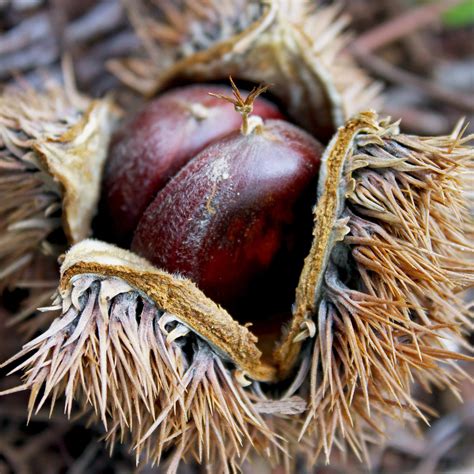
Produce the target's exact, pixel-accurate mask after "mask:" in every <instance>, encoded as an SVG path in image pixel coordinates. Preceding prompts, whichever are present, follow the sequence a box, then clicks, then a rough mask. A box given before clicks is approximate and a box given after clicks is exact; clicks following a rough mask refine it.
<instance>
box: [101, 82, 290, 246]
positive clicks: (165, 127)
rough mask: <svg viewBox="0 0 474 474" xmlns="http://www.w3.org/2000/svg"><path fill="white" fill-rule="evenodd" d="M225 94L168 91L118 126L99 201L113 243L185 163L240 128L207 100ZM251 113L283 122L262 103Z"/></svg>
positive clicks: (229, 110) (229, 111) (209, 88)
mask: <svg viewBox="0 0 474 474" xmlns="http://www.w3.org/2000/svg"><path fill="white" fill-rule="evenodd" d="M230 91H231V89H230V88H229V87H225V86H217V85H193V86H187V87H181V88H178V89H175V90H171V91H169V92H167V93H165V94H163V95H162V96H160V97H159V98H158V99H156V100H154V101H152V102H150V103H149V104H147V105H146V106H145V107H144V108H143V109H142V110H141V111H139V112H138V113H137V114H136V115H135V116H133V117H132V118H131V119H130V120H128V121H127V122H126V123H125V124H124V125H123V126H122V127H121V129H120V130H119V131H118V133H117V134H116V135H115V137H114V138H113V140H112V144H111V147H110V152H109V158H108V161H107V165H106V169H105V178H104V188H103V189H104V190H105V194H104V196H103V202H102V207H103V215H106V216H108V221H109V222H108V225H110V226H111V229H110V230H109V232H108V233H110V234H112V233H113V234H114V237H113V240H114V241H115V242H117V243H120V244H122V245H127V244H128V243H129V242H130V240H131V237H132V234H133V231H134V229H135V228H136V226H137V224H138V221H139V219H140V217H141V215H142V214H143V212H144V211H145V209H146V207H147V206H148V204H149V203H150V202H151V201H152V199H153V198H154V197H155V195H156V193H157V192H158V191H159V190H160V189H161V188H162V187H163V186H164V185H165V184H166V182H167V181H168V180H169V179H170V178H171V177H172V176H173V175H174V174H175V173H176V172H177V171H178V170H179V169H180V168H181V167H182V166H183V165H184V164H185V163H186V162H187V161H189V160H190V159H191V158H192V157H193V156H195V155H196V154H197V153H198V152H199V151H201V150H202V149H203V148H204V147H205V146H207V145H208V144H210V143H212V142H213V141H215V140H217V139H219V138H221V137H223V136H225V135H227V134H228V133H230V132H232V131H234V130H237V129H238V128H239V127H240V124H241V121H242V119H241V116H240V115H239V114H238V113H236V112H235V110H234V107H233V105H232V104H229V103H228V102H225V101H223V100H221V99H219V98H217V97H213V96H211V95H209V92H213V93H216V94H228V93H230ZM254 112H255V113H256V114H258V115H260V116H261V117H263V118H282V115H281V114H280V112H279V111H278V109H277V108H276V107H275V106H274V105H273V104H272V103H271V102H268V101H266V100H264V99H261V98H258V99H257V100H256V101H255V103H254Z"/></svg>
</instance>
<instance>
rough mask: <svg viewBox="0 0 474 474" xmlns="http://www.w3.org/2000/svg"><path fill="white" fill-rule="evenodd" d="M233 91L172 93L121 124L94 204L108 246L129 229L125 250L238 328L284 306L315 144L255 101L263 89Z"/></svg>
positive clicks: (302, 236) (297, 258)
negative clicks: (192, 288) (110, 235)
mask: <svg viewBox="0 0 474 474" xmlns="http://www.w3.org/2000/svg"><path fill="white" fill-rule="evenodd" d="M232 85H233V90H231V89H229V88H224V87H216V86H212V85H200V86H188V87H182V88H179V89H175V90H173V91H171V92H168V93H167V94H165V95H164V96H162V97H161V98H158V99H157V100H156V101H154V102H152V103H151V104H149V105H148V106H147V107H145V109H143V110H142V111H141V112H139V113H138V115H136V116H135V117H134V118H132V119H131V121H128V122H127V123H126V124H125V125H124V126H123V127H122V128H121V130H119V132H118V133H117V134H116V136H115V139H114V140H113V145H112V147H111V154H110V157H109V162H108V164H107V167H106V175H105V193H104V200H105V208H106V209H107V210H108V211H109V216H108V219H109V220H111V221H112V226H113V228H114V229H118V230H119V234H118V235H119V238H123V237H126V238H129V237H128V236H127V234H129V233H130V230H131V229H132V228H134V232H133V239H132V243H131V250H133V251H134V252H135V253H137V254H139V255H141V256H143V257H145V258H147V259H148V260H149V261H150V262H151V263H153V264H154V265H156V266H157V267H159V268H162V269H165V270H167V271H169V272H171V273H176V274H180V275H183V276H185V277H187V278H189V279H190V280H192V281H194V282H195V283H196V284H197V286H198V287H199V288H200V289H201V290H202V291H203V292H204V293H205V294H206V295H207V296H209V297H211V298H212V299H214V300H215V301H216V302H218V303H220V304H222V305H223V306H224V307H225V308H226V309H229V310H231V312H232V313H233V314H234V313H236V312H237V317H238V318H239V319H246V320H249V319H254V316H255V315H254V314H251V313H254V311H256V312H257V313H261V312H262V311H263V308H267V309H268V308H271V309H270V312H273V313H275V312H279V311H284V312H286V313H289V311H290V309H291V303H292V300H293V298H294V288H295V287H296V285H297V282H298V277H299V273H300V271H301V268H302V266H303V260H304V257H305V255H306V253H307V251H308V249H309V245H310V239H311V228H312V204H313V203H314V200H315V197H316V196H315V190H316V178H317V175H318V170H319V162H320V158H321V155H322V151H323V147H322V145H321V144H320V143H319V142H318V141H317V140H315V139H314V138H313V137H312V136H310V135H309V134H308V133H306V132H305V131H303V130H302V129H300V128H298V127H296V126H295V125H293V124H291V123H289V122H287V121H285V120H283V119H282V115H281V114H280V112H279V111H278V109H277V108H276V107H275V106H274V105H273V104H272V103H271V102H269V101H266V100H264V99H262V98H260V97H258V95H259V94H260V93H261V92H263V91H264V90H265V89H266V88H264V87H260V88H256V89H254V90H253V91H252V92H251V93H250V94H249V95H248V96H247V98H245V99H244V96H243V95H242V94H241V93H240V92H239V91H238V89H237V88H236V87H235V85H234V84H233V83H232ZM209 92H211V93H213V95H214V96H211V95H209ZM231 92H233V94H234V95H233V98H230V97H226V96H225V95H224V94H226V93H227V94H229V93H231ZM222 99H227V101H228V102H232V104H228V103H226V101H225V100H222ZM229 107H230V109H229ZM234 108H235V110H234ZM239 112H240V113H239ZM252 112H253V113H254V114H255V115H252ZM199 114H201V115H200V116H199ZM130 150H133V151H132V152H130ZM128 153H131V154H128ZM249 298H250V299H251V300H252V306H253V309H254V311H251V312H250V313H249V308H248V304H247V303H248V300H249ZM269 301H270V303H269ZM267 317H268V314H267Z"/></svg>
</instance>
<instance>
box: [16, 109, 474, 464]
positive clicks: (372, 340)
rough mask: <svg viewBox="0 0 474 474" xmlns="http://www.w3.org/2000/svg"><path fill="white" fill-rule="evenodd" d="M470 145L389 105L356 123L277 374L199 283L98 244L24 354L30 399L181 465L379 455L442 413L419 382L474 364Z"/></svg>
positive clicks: (74, 265) (279, 353) (326, 188)
mask: <svg viewBox="0 0 474 474" xmlns="http://www.w3.org/2000/svg"><path fill="white" fill-rule="evenodd" d="M471 139H472V137H462V130H461V129H460V128H458V129H457V130H455V131H454V132H453V134H452V135H451V136H447V137H438V138H420V137H416V136H407V135H404V134H401V133H400V132H399V129H398V124H397V123H391V122H390V121H388V120H380V119H379V118H378V117H377V115H376V114H375V113H373V112H366V113H363V114H360V115H359V116H357V117H355V118H354V119H352V120H350V121H348V122H347V123H346V125H345V126H344V127H341V128H340V130H339V131H338V133H337V134H336V135H335V137H334V138H333V140H332V141H331V143H330V144H329V146H328V148H327V150H326V152H325V155H324V157H323V164H322V171H321V175H320V182H319V196H318V201H317V205H316V207H315V226H314V232H313V234H314V241H313V246H312V248H311V251H310V253H309V255H308V257H307V258H306V260H305V265H304V269H303V272H302V275H301V278H300V282H299V285H298V288H297V289H296V301H295V305H294V314H293V320H292V323H291V325H290V326H289V328H288V329H287V330H286V331H284V334H283V336H282V340H281V343H280V344H279V345H278V347H277V348H276V351H275V357H274V363H273V364H272V365H268V364H266V363H263V362H262V361H261V359H260V355H261V354H260V351H259V350H258V347H257V346H256V342H257V341H256V337H255V336H254V335H253V334H252V333H251V329H249V328H247V327H245V326H241V325H239V324H238V323H237V322H236V321H234V320H233V319H232V317H231V316H230V315H229V314H228V313H226V312H225V311H224V310H223V309H222V308H220V307H219V306H217V305H216V304H215V303H213V302H212V301H211V300H210V299H208V298H207V297H206V296H205V295H204V294H203V293H202V292H201V291H200V290H198V289H197V288H196V287H195V285H194V284H193V283H192V282H190V281H189V280H186V279H184V278H180V277H176V276H173V275H169V274H167V273H166V272H164V271H161V270H158V269H156V268H154V267H152V266H151V265H150V264H149V263H148V262H146V261H145V260H143V259H141V258H139V257H137V256H136V255H134V254H132V253H131V252H128V251H124V250H121V249H118V248H116V247H114V246H112V245H110V244H106V243H103V242H99V241H94V240H87V241H83V242H81V243H79V244H77V245H76V246H74V247H73V248H72V249H71V250H70V251H69V253H68V254H67V255H66V258H65V261H64V263H63V265H62V269H61V285H60V292H59V296H58V300H57V301H56V303H57V304H58V309H61V311H62V315H61V316H60V317H58V318H57V319H56V320H55V321H54V322H53V324H52V325H51V327H50V329H49V330H48V331H46V332H45V333H44V334H43V335H41V336H39V337H38V338H36V339H35V340H33V341H31V342H30V343H28V344H27V345H25V347H24V350H23V351H22V352H21V353H20V354H18V355H17V356H15V357H14V359H17V358H19V357H23V356H25V355H27V354H29V353H30V352H32V355H30V357H29V358H28V359H26V361H25V362H23V363H22V364H20V366H19V367H17V369H15V370H18V369H20V368H23V369H26V375H25V382H24V385H22V386H21V387H18V388H16V389H13V391H14V390H22V389H30V390H31V391H32V395H31V399H30V412H32V411H33V410H34V407H35V404H36V399H37V398H38V396H39V395H38V394H39V393H42V395H41V399H40V401H39V403H37V404H36V405H37V407H38V408H39V407H41V406H42V405H43V403H44V402H45V401H46V399H47V397H48V396H49V395H51V396H52V398H53V403H54V400H56V398H57V397H58V396H59V395H61V394H63V393H64V394H65V395H66V408H67V411H68V412H70V410H71V406H72V401H73V399H76V400H78V401H79V402H80V403H81V404H82V405H83V406H84V407H85V408H87V407H88V406H92V407H93V408H94V411H95V413H96V414H97V416H98V417H99V418H100V419H101V420H102V422H103V424H104V426H105V427H106V430H107V432H108V436H109V440H111V441H114V440H117V439H120V440H131V442H132V445H133V446H134V447H135V448H136V450H137V456H141V455H143V456H144V457H145V459H153V460H155V461H159V460H160V459H161V456H162V454H163V452H164V451H166V450H167V449H168V448H171V447H173V448H174V453H175V454H174V455H173V457H172V460H173V461H172V465H173V466H174V467H173V469H175V468H177V465H178V464H177V463H178V461H179V459H180V458H181V457H185V458H186V457H189V456H194V457H195V458H196V459H198V460H199V461H200V462H204V463H205V464H207V465H213V463H219V466H221V467H222V466H223V465H224V464H225V462H226V460H227V461H229V462H230V464H231V465H232V466H234V467H235V468H237V467H238V466H239V465H240V463H241V462H243V459H244V458H245V455H246V454H247V452H249V450H251V451H253V450H254V449H255V450H256V452H258V453H259V454H260V455H268V456H269V459H273V460H276V459H279V458H280V457H283V458H286V457H287V456H294V455H295V454H296V453H297V452H299V451H302V450H303V451H305V452H306V453H307V454H308V455H309V456H310V457H311V458H312V462H316V459H317V458H318V456H319V455H320V454H321V452H323V453H324V455H325V456H326V457H328V456H329V454H330V451H331V449H332V446H333V444H337V445H338V446H339V447H342V446H344V445H347V446H348V447H349V448H351V449H352V450H353V451H354V452H355V453H356V454H357V455H358V456H359V457H361V458H367V449H368V446H367V445H368V443H369V442H373V441H374V440H375V439H377V437H383V433H384V426H385V423H386V420H387V418H394V419H396V420H397V421H399V422H400V421H411V422H413V421H415V420H416V418H421V419H423V420H426V414H427V413H429V412H430V410H429V408H427V407H424V406H421V405H420V404H419V403H418V402H417V401H416V400H415V399H414V398H413V396H412V395H411V386H412V383H413V382H414V381H416V382H418V383H419V384H420V385H421V386H422V387H424V388H426V389H429V387H430V386H431V385H436V386H438V387H445V388H449V389H450V390H453V391H454V392H456V385H457V383H458V382H459V381H460V380H461V379H462V378H463V377H465V376H466V374H465V373H464V372H463V370H462V366H461V365H460V364H457V363H456V361H463V360H470V358H469V356H468V355H465V350H470V347H469V344H468V342H467V340H466V339H465V336H466V335H467V333H468V331H469V329H472V327H473V326H472V322H471V320H470V316H472V315H469V313H468V310H467V307H466V304H465V303H464V300H463V297H462V292H463V290H465V289H466V288H467V287H469V286H471V285H472V283H473V282H474V268H473V264H472V261H473V260H472V256H473V253H474V249H473V247H472V245H471V240H470V239H471V238H472V223H470V221H469V214H468V208H467V203H466V201H465V198H464V188H465V186H466V181H465V178H466V177H467V176H468V175H469V173H470V172H472V167H473V152H472V148H470V147H469V146H468V142H469V140H471ZM447 341H450V342H449V343H448V342H447ZM453 342H454V343H456V344H457V347H458V351H453V350H452V349H448V344H451V345H452V343H453ZM278 380H280V381H281V380H286V383H285V384H283V385H282V384H281V383H280V384H276V385H275V384H274V383H275V382H278ZM262 381H263V382H267V384H265V385H262V384H261V382H262ZM268 383H270V384H268ZM285 387H286V388H285ZM222 469H224V468H222Z"/></svg>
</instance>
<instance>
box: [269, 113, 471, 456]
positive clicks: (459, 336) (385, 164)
mask: <svg viewBox="0 0 474 474" xmlns="http://www.w3.org/2000/svg"><path fill="white" fill-rule="evenodd" d="M473 138H474V137H473V136H465V137H463V130H462V124H460V125H459V126H458V127H457V128H456V130H455V131H454V132H453V133H452V135H450V136H444V137H429V138H422V137H417V136H409V135H404V134H401V133H400V132H399V128H398V123H391V122H390V121H389V120H388V119H385V120H380V119H379V118H378V117H377V115H376V114H375V113H373V112H366V113H363V114H360V115H359V116H358V117H356V118H354V119H352V120H350V121H348V122H347V124H346V125H345V126H344V127H341V128H340V129H339V131H338V133H337V134H336V136H335V137H334V138H333V140H332V142H331V143H330V145H329V147H328V149H327V150H326V152H325V155H324V157H323V164H322V172H321V177H320V182H319V190H318V194H319V196H318V202H317V206H316V208H315V228H314V240H313V245H312V248H311V251H310V254H309V255H308V257H307V258H306V260H305V266H304V269H303V272H302V275H301V279H300V283H299V286H298V288H297V293H296V302H295V310H294V318H293V321H292V326H291V327H290V328H289V330H288V332H287V334H286V335H285V338H284V339H283V343H282V345H281V346H280V347H279V348H278V349H277V351H276V354H275V356H276V359H277V362H278V363H279V364H280V370H281V371H282V373H283V374H285V373H288V371H289V369H290V368H291V366H292V361H296V360H298V357H300V360H299V364H300V365H302V364H303V363H307V362H305V361H304V357H307V358H309V357H311V362H310V364H309V369H308V376H307V377H305V379H306V380H309V382H308V383H307V384H306V386H305V384H303V385H302V387H301V389H300V392H299V394H300V395H301V396H304V395H303V394H304V393H306V394H307V396H306V397H305V398H306V399H307V400H308V410H307V412H306V413H305V414H304V415H303V417H304V418H305V424H304V428H303V430H302V433H301V436H302V437H312V438H313V439H314V442H315V443H316V445H317V449H315V450H314V451H313V452H312V453H311V458H312V459H313V461H315V460H316V458H317V457H318V456H319V454H320V452H321V451H324V453H325V455H326V458H328V457H329V453H330V450H331V446H332V445H333V444H334V443H336V444H338V445H339V446H340V445H341V442H342V441H344V442H345V443H346V444H348V445H349V446H350V447H351V448H352V450H353V451H354V452H355V453H356V454H358V455H359V456H360V457H363V458H365V459H367V457H368V452H367V443H368V442H369V441H371V440H372V441H373V440H374V435H378V436H380V435H382V436H383V434H384V431H385V427H386V423H385V421H386V420H387V418H394V419H396V420H398V421H407V420H412V421H413V420H414V419H416V418H421V419H423V420H426V418H425V414H426V413H430V410H429V408H428V407H423V406H421V405H420V404H419V403H418V402H417V401H416V400H415V399H414V398H413V396H412V394H411V389H412V384H413V382H416V383H418V384H419V385H420V386H421V387H423V388H425V389H426V390H429V388H430V387H431V386H436V387H438V388H447V389H450V390H452V391H453V392H454V393H455V394H456V393H457V383H458V382H459V381H460V380H461V379H463V378H464V377H467V374H466V373H465V372H464V371H463V369H462V365H459V364H458V363H456V361H463V360H472V359H471V358H470V357H469V356H468V355H465V354H466V353H467V354H469V353H472V347H471V346H470V345H469V343H468V340H467V337H468V336H469V332H470V331H471V330H472V329H473V323H472V316H473V315H472V301H471V302H469V301H467V302H466V292H465V290H466V289H467V288H469V287H472V285H473V283H474V258H473V257H474V247H473V236H474V233H473V220H472V215H470V209H469V207H470V206H469V202H468V200H467V191H469V190H470V189H471V188H470V187H469V186H470V183H472V176H473V170H474V150H473V148H472V147H470V146H469V142H472V140H473ZM470 306H471V307H470ZM303 327H306V328H307V335H308V336H313V335H314V337H313V339H312V340H310V341H311V342H306V343H305V344H306V346H305V350H304V352H303V354H307V353H308V352H307V351H308V346H310V347H311V356H309V355H308V356H303V360H301V357H302V356H301V344H302V343H301V342H297V341H298V339H301V328H303Z"/></svg>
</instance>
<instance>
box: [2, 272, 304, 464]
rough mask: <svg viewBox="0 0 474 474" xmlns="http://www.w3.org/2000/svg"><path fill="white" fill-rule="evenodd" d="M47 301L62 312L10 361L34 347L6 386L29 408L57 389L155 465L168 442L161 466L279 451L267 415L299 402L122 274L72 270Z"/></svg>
mask: <svg viewBox="0 0 474 474" xmlns="http://www.w3.org/2000/svg"><path fill="white" fill-rule="evenodd" d="M56 304H57V305H58V308H59V307H61V309H62V316H60V317H59V318H57V319H56V320H55V321H54V322H53V323H52V325H51V327H50V329H49V330H48V331H46V332H45V333H44V334H42V335H41V336H39V337H37V338H36V339H34V340H33V341H31V342H29V343H28V344H26V345H25V346H24V349H23V350H22V352H21V353H19V354H18V355H17V356H15V357H14V358H13V359H12V360H17V359H18V358H21V357H24V356H26V355H27V354H30V353H31V352H33V354H32V355H31V356H30V357H29V358H27V359H26V360H25V361H24V362H22V363H21V364H20V365H19V366H18V367H17V368H16V369H15V371H16V370H20V369H24V370H25V381H24V382H25V383H24V385H23V386H21V387H17V388H15V389H13V390H12V391H16V390H22V389H25V388H28V389H30V390H31V396H30V402H29V412H30V415H31V414H32V413H33V411H34V410H35V409H36V410H39V409H40V408H41V406H42V405H43V404H44V403H45V401H46V400H47V399H48V397H51V398H52V405H54V403H55V401H56V398H57V397H58V396H59V395H62V394H65V398H66V401H65V411H66V412H67V414H68V415H69V414H70V413H71V409H72V405H73V400H75V399H76V400H78V401H79V403H80V404H81V405H82V406H83V408H84V409H86V410H87V408H88V407H93V409H94V411H95V413H96V415H97V416H98V417H99V418H100V419H101V420H102V423H103V425H104V427H105V430H106V432H107V439H108V440H109V442H110V443H112V444H113V443H114V442H116V441H117V440H121V441H124V440H126V441H128V442H130V443H131V445H132V446H133V447H134V448H135V450H136V455H137V459H140V458H141V457H142V456H144V457H145V458H146V459H147V460H152V461H154V462H156V463H159V462H160V460H161V458H162V456H163V454H164V453H166V452H167V450H169V449H170V448H173V449H174V454H172V455H171V459H170V461H169V462H170V472H174V471H175V470H176V469H177V466H178V464H179V462H180V461H181V459H182V458H189V457H190V456H192V457H194V458H196V459H197V460H198V461H199V462H202V463H205V464H207V465H209V466H211V465H212V466H215V469H217V471H216V472H226V471H227V470H228V469H230V468H231V469H232V470H236V469H237V468H238V466H239V465H241V463H242V462H243V460H244V459H245V458H246V456H247V454H249V453H252V452H254V451H256V452H258V453H259V454H260V455H263V456H266V457H268V459H269V460H271V462H273V463H276V462H279V461H281V459H282V458H283V457H285V456H286V455H287V453H286V451H285V448H286V444H285V441H284V440H283V439H282V438H280V437H279V436H278V435H276V434H275V424H276V425H278V421H275V420H270V421H268V420H266V419H265V418H266V415H268V414H271V415H273V417H277V418H278V417H283V418H284V417H285V416H287V415H294V414H295V413H300V412H302V411H303V410H304V409H305V403H304V402H303V401H302V400H301V399H299V398H297V397H293V398H287V399H285V400H280V401H279V402H278V403H276V404H272V401H271V400H268V399H267V398H266V397H265V395H263V392H262V391H261V389H260V387H259V386H258V383H256V382H254V383H253V384H252V382H250V381H248V380H246V379H245V378H244V377H243V376H242V375H241V374H239V372H238V371H236V370H235V367H234V365H233V364H232V363H230V362H228V361H225V360H224V359H222V357H221V355H220V354H218V353H216V352H215V350H213V349H212V348H211V347H210V346H209V344H208V343H206V342H205V341H204V340H202V339H201V338H200V337H198V336H196V334H194V333H193V332H192V331H191V330H190V329H189V328H188V327H186V326H185V325H183V324H182V322H181V321H180V320H179V318H177V317H176V316H174V315H172V314H169V313H165V312H163V311H160V310H159V309H157V308H156V306H155V305H154V304H153V302H151V301H150V300H148V299H147V298H146V297H144V296H143V295H142V294H140V293H139V292H138V291H137V290H136V289H134V288H132V287H130V286H129V285H128V284H127V283H126V282H124V281H123V280H121V279H117V278H110V277H109V278H107V277H103V276H99V275H78V276H77V277H75V278H73V279H72V280H71V282H70V285H69V289H68V291H66V292H62V293H61V297H58V300H57V301H56ZM8 362H11V361H8ZM244 385H245V386H247V385H249V386H248V387H247V388H244ZM168 454H169V453H168Z"/></svg>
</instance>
